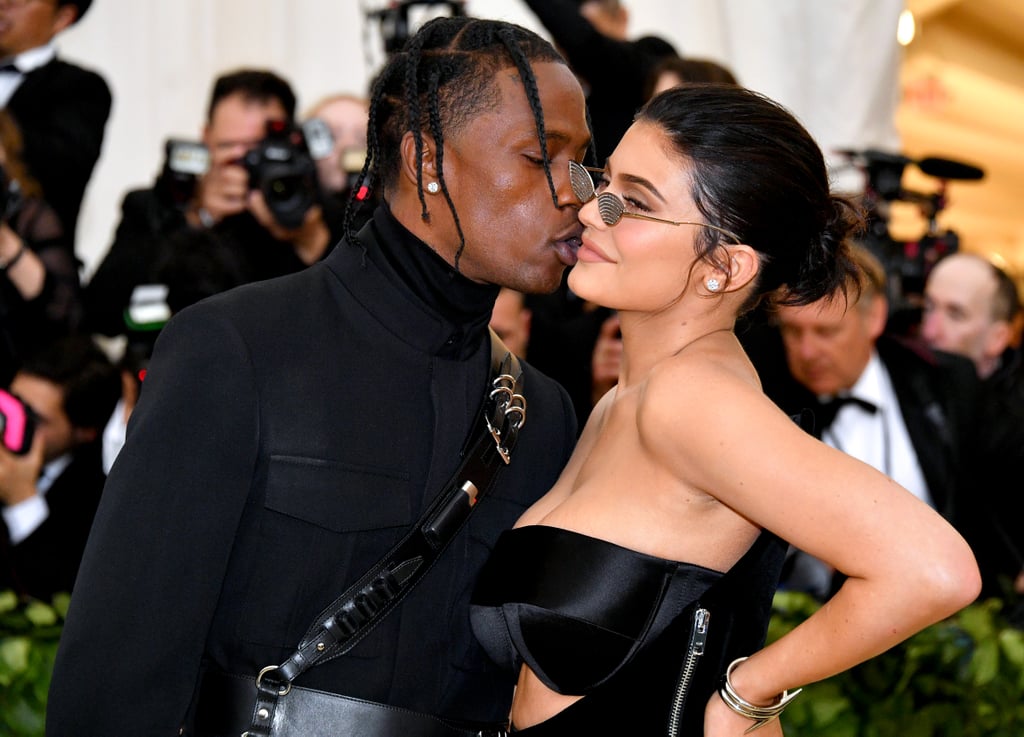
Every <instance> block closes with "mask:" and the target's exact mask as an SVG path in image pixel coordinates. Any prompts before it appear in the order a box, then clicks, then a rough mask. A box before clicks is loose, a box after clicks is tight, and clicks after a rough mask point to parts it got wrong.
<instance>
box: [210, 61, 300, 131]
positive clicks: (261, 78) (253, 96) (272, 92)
mask: <svg viewBox="0 0 1024 737" xmlns="http://www.w3.org/2000/svg"><path fill="white" fill-rule="evenodd" d="M230 95H241V96H242V97H243V98H244V99H245V100H251V101H253V102H259V103H264V104H266V103H269V102H273V101H275V100H276V101H277V102H280V103H281V106H282V107H283V108H284V111H285V114H286V115H287V116H288V120H289V121H291V120H293V119H294V118H295V93H294V92H292V87H291V85H290V84H288V82H286V81H285V80H284V79H282V78H281V77H279V76H277V75H276V74H274V73H273V72H268V71H265V70H262V69H239V70H238V71H235V72H230V73H228V74H223V75H221V76H220V77H217V79H216V81H215V82H214V83H213V92H212V93H211V94H210V105H209V107H208V108H207V109H206V119H207V120H208V121H209V120H212V119H213V111H214V109H215V108H216V107H217V104H218V103H219V102H220V101H221V100H223V99H224V98H225V97H228V96H230Z"/></svg>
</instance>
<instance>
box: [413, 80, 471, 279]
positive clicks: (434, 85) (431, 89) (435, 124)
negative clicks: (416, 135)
mask: <svg viewBox="0 0 1024 737" xmlns="http://www.w3.org/2000/svg"><path fill="white" fill-rule="evenodd" d="M441 71H442V70H441V69H435V70H434V71H433V72H431V74H430V82H429V84H428V85H427V99H428V100H429V101H430V102H429V110H430V134H431V135H432V136H433V137H434V141H436V143H437V180H438V181H439V182H440V183H441V191H442V192H443V193H444V199H445V202H447V203H448V209H449V210H450V211H451V213H452V219H453V220H454V221H455V230H456V231H458V234H459V249H458V250H457V251H456V252H455V270H456V271H458V270H459V259H461V258H462V252H463V250H465V248H466V236H465V234H464V233H463V232H462V223H461V222H460V221H459V213H458V212H456V210H455V203H454V202H452V196H451V193H450V192H449V191H448V182H447V181H446V180H445V178H444V131H443V130H442V128H441V105H440V103H439V101H438V87H439V85H440V80H441ZM422 197H423V194H422V192H421V193H420V198H421V199H422Z"/></svg>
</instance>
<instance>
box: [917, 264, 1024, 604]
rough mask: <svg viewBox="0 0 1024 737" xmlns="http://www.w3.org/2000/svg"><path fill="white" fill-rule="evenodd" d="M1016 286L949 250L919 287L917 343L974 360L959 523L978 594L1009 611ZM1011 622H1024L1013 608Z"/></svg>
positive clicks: (1021, 572)
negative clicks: (971, 450) (973, 426)
mask: <svg viewBox="0 0 1024 737" xmlns="http://www.w3.org/2000/svg"><path fill="white" fill-rule="evenodd" d="M1020 315H1021V303H1020V296H1019V292H1018V291H1017V285H1016V283H1015V282H1014V280H1013V278H1012V277H1011V276H1010V275H1009V274H1008V273H1007V272H1006V271H1004V270H1003V269H1001V268H999V267H998V266H996V265H995V264H994V263H992V262H991V261H989V260H988V259H987V258H984V257H983V256H980V255H977V254H972V253H964V252H957V253H953V254H950V255H949V256H946V257H944V258H942V259H941V260H939V261H938V262H937V263H936V264H935V266H933V267H932V269H931V271H930V272H929V273H928V277H927V280H926V281H925V286H924V309H923V315H922V319H921V329H920V335H921V338H922V339H923V340H924V341H925V342H926V343H927V344H928V345H929V346H931V347H932V348H933V349H936V350H943V351H948V352H950V353H958V354H960V355H963V356H966V357H967V358H969V359H971V360H972V361H973V362H974V366H975V368H976V370H977V372H978V376H979V377H981V378H982V379H983V381H984V386H985V389H986V395H985V400H986V402H987V404H986V409H985V410H984V416H985V423H984V426H983V428H982V429H981V432H979V434H978V438H977V440H978V444H979V451H978V453H979V458H978V462H977V463H976V464H975V465H974V468H973V471H972V476H973V478H974V481H975V489H976V493H975V494H973V495H972V496H971V498H970V499H969V500H965V502H964V504H963V505H962V507H963V508H962V509H961V514H960V517H961V518H962V520H963V524H965V525H967V526H968V528H969V530H970V532H969V539H970V540H971V541H972V544H973V547H974V550H975V555H977V556H978V564H979V566H980V568H981V573H982V583H983V588H982V596H997V597H1002V598H1004V599H1006V600H1007V601H1008V602H1009V603H1010V604H1011V606H1012V602H1014V601H1015V600H1016V599H1017V596H1016V595H1019V594H1024V494H1022V493H1021V492H1020V490H1019V481H1020V479H1021V478H1024V365H1022V361H1021V353H1020V348H1019V347H1017V344H1018V341H1019V337H1020V336H1019V319H1020ZM1014 616H1015V618H1016V619H1017V621H1024V605H1018V609H1017V611H1016V614H1015V615H1014Z"/></svg>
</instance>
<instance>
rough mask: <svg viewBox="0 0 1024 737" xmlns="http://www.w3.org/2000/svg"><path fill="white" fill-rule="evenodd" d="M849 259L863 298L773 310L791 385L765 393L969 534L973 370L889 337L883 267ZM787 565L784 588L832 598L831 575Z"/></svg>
mask: <svg viewBox="0 0 1024 737" xmlns="http://www.w3.org/2000/svg"><path fill="white" fill-rule="evenodd" d="M852 253H853V255H854V258H855V260H856V262H857V264H858V266H859V268H860V270H861V271H862V273H863V274H864V275H865V279H864V282H863V287H862V289H861V291H860V294H859V295H851V296H850V298H849V300H848V301H846V300H832V301H829V300H820V301H818V302H814V303H811V304H808V305H804V306H800V307H796V306H781V307H779V308H778V310H777V314H776V317H777V320H778V324H779V330H780V333H781V336H782V342H783V346H784V349H785V358H786V362H787V365H788V368H789V374H790V376H791V377H792V378H793V379H795V383H792V384H786V385H784V387H779V386H775V385H773V384H771V383H770V382H769V381H768V379H767V378H766V377H770V376H773V375H774V374H773V372H770V371H764V372H762V381H765V391H766V393H767V394H768V395H769V397H771V398H772V399H773V400H774V401H775V402H776V404H778V405H779V406H780V407H782V409H783V410H784V411H786V412H787V413H789V414H791V415H796V414H799V413H800V412H801V411H802V410H804V409H806V408H811V409H812V411H813V412H814V415H815V427H814V434H815V435H816V436H817V437H819V438H821V439H822V441H824V442H825V443H826V444H828V445H831V446H832V447H834V448H836V449H838V450H841V451H843V452H845V453H848V454H850V455H852V456H854V457H855V458H859V459H860V460H862V461H864V462H866V463H868V464H870V465H872V466H874V467H875V468H876V469H878V470H879V471H881V472H882V473H884V474H885V475H886V476H888V477H889V478H891V479H893V480H894V481H896V482H897V483H899V484H900V485H901V486H903V487H904V488H905V489H907V490H908V491H909V492H910V493H912V494H914V495H915V496H917V497H918V498H919V499H921V500H922V501H924V502H926V503H927V504H929V505H930V506H931V507H933V508H934V509H935V510H937V511H938V512H939V513H940V514H942V516H943V517H945V518H946V519H947V520H949V521H950V522H953V523H954V524H955V525H957V526H958V528H960V531H961V532H962V533H964V534H965V535H966V534H967V532H968V530H966V529H963V527H962V525H961V524H960V520H961V514H962V511H963V505H964V504H966V503H968V502H969V499H970V498H971V496H972V494H971V493H970V492H971V491H972V490H973V489H974V488H975V484H974V479H973V473H974V471H975V452H976V450H975V449H976V445H975V441H976V437H977V433H978V430H979V427H980V426H979V424H978V421H979V416H978V412H979V408H980V407H981V406H982V404H981V402H982V397H983V395H982V389H981V385H980V382H979V380H978V378H977V376H976V375H975V373H974V367H973V364H972V363H971V362H970V361H968V360H967V359H965V358H964V357H962V356H957V355H954V354H949V353H943V352H933V351H927V350H925V349H924V348H923V347H920V346H917V345H914V344H910V343H907V342H905V341H902V340H899V339H897V338H894V337H891V336H888V335H885V326H886V321H887V318H888V311H889V302H888V299H887V297H886V275H885V270H884V267H883V266H882V264H881V263H880V262H879V261H878V259H877V258H876V257H875V256H874V255H873V254H872V253H871V252H870V251H869V250H868V249H867V248H865V247H863V246H861V245H854V246H853V249H852ZM759 371H760V367H759ZM787 391H789V392H790V393H789V394H787V393H786V392H787ZM968 542H973V541H972V540H968ZM790 563H791V568H790V570H789V571H788V572H787V574H786V576H785V577H784V581H783V584H784V585H785V586H787V587H789V588H796V589H804V590H807V591H809V592H810V593H813V594H815V595H816V596H818V597H819V598H821V599H826V598H828V597H829V595H830V594H831V593H832V591H833V590H834V588H835V586H836V583H837V582H834V581H832V572H831V570H828V569H827V568H825V567H823V566H822V565H821V564H820V562H817V561H814V560H813V559H811V558H809V557H808V556H806V554H804V553H797V554H796V557H794V558H793V559H791V561H790Z"/></svg>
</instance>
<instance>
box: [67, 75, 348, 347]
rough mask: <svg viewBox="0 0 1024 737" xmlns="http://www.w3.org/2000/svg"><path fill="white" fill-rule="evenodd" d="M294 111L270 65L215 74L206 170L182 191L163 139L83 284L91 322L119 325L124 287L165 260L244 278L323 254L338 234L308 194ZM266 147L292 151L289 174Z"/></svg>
mask: <svg viewBox="0 0 1024 737" xmlns="http://www.w3.org/2000/svg"><path fill="white" fill-rule="evenodd" d="M294 114H295V95H294V93H293V92H292V90H291V87H290V86H289V84H288V83H287V82H286V81H285V80H284V79H282V78H281V77H279V76H277V75H276V74H274V73H272V72H269V71H263V70H254V69H243V70H239V71H235V72H232V73H229V74H225V75H223V76H221V77H219V78H218V79H217V80H216V81H215V83H214V86H213V93H212V95H211V99H210V104H209V110H208V114H207V122H206V125H205V127H204V130H203V135H202V143H203V144H204V146H205V150H206V152H208V165H207V166H205V167H203V168H204V169H205V171H203V173H200V174H198V175H197V176H196V178H195V180H194V186H193V187H192V188H191V191H188V192H185V193H184V194H183V193H182V192H181V191H180V185H181V178H180V177H177V178H175V176H174V175H175V172H173V171H170V169H171V168H173V165H174V163H175V162H174V160H173V159H174V150H173V149H172V147H171V146H170V145H169V146H168V162H167V164H166V165H165V168H164V172H163V173H162V174H161V176H160V177H159V178H158V180H157V182H156V184H155V185H154V186H153V187H151V188H149V189H144V190H135V191H133V192H129V193H128V195H127V196H126V197H125V199H124V203H123V205H122V217H121V222H120V224H119V225H118V228H117V232H116V235H115V237H114V243H113V244H112V245H111V247H110V250H109V252H108V253H107V255H106V256H105V257H104V259H103V261H102V262H101V263H100V265H99V267H98V268H97V270H96V272H95V274H94V275H93V277H92V278H91V279H90V281H89V284H88V285H87V287H86V291H85V299H86V319H87V324H88V326H89V328H90V330H92V331H94V332H99V333H103V334H105V335H119V334H121V333H123V332H124V331H125V309H126V308H127V306H128V305H129V304H130V301H131V296H132V292H133V291H134V290H135V288H136V287H137V286H139V285H141V284H148V283H152V282H154V281H159V279H158V272H159V271H160V270H161V269H163V268H171V269H172V270H173V271H174V272H175V273H176V274H179V275H181V273H182V270H183V269H184V270H185V276H186V277H188V270H189V269H193V268H196V269H198V271H196V273H195V279H196V280H202V279H204V278H205V277H206V276H207V275H206V274H205V273H203V270H204V269H205V268H206V266H207V265H209V266H210V267H211V268H214V267H215V265H216V264H220V263H222V262H223V261H224V259H225V258H226V259H227V260H228V261H229V262H230V263H229V264H228V266H227V268H228V269H229V271H231V272H232V273H235V274H238V275H240V276H239V279H240V281H241V282H252V281H258V280H262V279H267V278H270V277H274V276H281V275H284V274H288V273H291V272H294V271H298V270H300V269H302V268H305V267H306V266H308V265H309V264H312V263H314V262H315V261H317V260H319V259H320V258H321V257H322V256H323V255H324V254H325V253H326V252H327V250H328V246H329V245H330V244H332V243H334V242H335V240H336V237H335V236H334V235H333V234H332V228H331V227H329V226H328V223H327V221H326V220H325V217H324V210H323V208H322V207H321V206H320V204H319V203H318V202H317V201H316V200H317V185H316V173H315V165H314V164H313V163H312V161H311V160H308V159H309V156H308V153H307V151H306V150H305V143H304V141H303V139H302V138H301V134H298V133H297V132H296V131H295V129H294V128H293V127H292V124H293V119H294ZM270 147H275V150H276V151H278V152H282V153H285V154H287V155H288V156H290V157H291V160H290V161H289V162H286V163H288V164H289V165H290V164H294V174H289V175H288V176H287V177H275V176H274V174H273V170H274V167H275V166H278V165H277V164H275V163H274V162H273V161H271V160H269V159H268V158H267V157H265V156H262V155H261V154H263V153H265V152H266V151H268V150H269V149H270ZM193 158H194V157H193ZM172 184H174V185H176V186H171V185H172ZM268 195H269V201H268ZM336 227H337V228H340V223H338V224H337V225H336ZM211 242H214V243H216V244H217V246H218V251H219V253H218V255H217V256H216V258H213V259H210V260H209V261H210V264H206V261H207V260H204V258H203V255H204V254H203V253H201V252H199V251H200V250H201V249H202V248H203V247H204V244H209V243H211ZM168 264H169V265H170V266H168ZM217 268H219V267H217ZM214 281H221V280H219V279H215V280H214Z"/></svg>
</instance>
